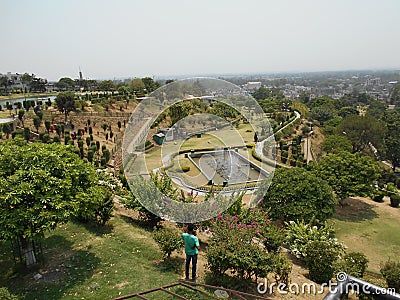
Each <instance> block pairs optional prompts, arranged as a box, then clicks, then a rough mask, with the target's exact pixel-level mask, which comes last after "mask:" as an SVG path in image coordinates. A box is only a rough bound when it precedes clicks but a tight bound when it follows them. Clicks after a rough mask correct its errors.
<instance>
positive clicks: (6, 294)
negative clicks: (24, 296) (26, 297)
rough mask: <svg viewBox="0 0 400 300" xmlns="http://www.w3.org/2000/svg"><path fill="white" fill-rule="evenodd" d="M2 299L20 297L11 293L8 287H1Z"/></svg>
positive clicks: (7, 299) (14, 299)
mask: <svg viewBox="0 0 400 300" xmlns="http://www.w3.org/2000/svg"><path fill="white" fill-rule="evenodd" d="M0 299H2V300H18V299H19V298H18V297H17V296H15V295H13V294H11V293H10V292H9V291H8V289H7V288H5V287H0Z"/></svg>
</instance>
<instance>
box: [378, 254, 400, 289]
mask: <svg viewBox="0 0 400 300" xmlns="http://www.w3.org/2000/svg"><path fill="white" fill-rule="evenodd" d="M380 271H381V274H382V276H383V277H384V278H385V279H386V283H387V285H388V287H389V288H395V289H396V292H398V291H400V262H394V261H391V260H388V261H386V262H385V263H383V264H382V265H381V270H380Z"/></svg>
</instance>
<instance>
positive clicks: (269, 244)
mask: <svg viewBox="0 0 400 300" xmlns="http://www.w3.org/2000/svg"><path fill="white" fill-rule="evenodd" d="M284 241H285V237H284V235H283V233H282V231H281V230H280V229H279V228H278V227H277V226H275V225H270V226H269V227H267V230H266V238H265V240H264V246H265V248H267V250H268V252H277V251H278V250H279V248H280V247H281V246H282V245H283V242H284Z"/></svg>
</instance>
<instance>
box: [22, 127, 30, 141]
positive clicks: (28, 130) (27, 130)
mask: <svg viewBox="0 0 400 300" xmlns="http://www.w3.org/2000/svg"><path fill="white" fill-rule="evenodd" d="M30 138H31V131H30V129H29V127H24V139H25V141H27V142H28V141H29V139H30Z"/></svg>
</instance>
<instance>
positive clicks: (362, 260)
mask: <svg viewBox="0 0 400 300" xmlns="http://www.w3.org/2000/svg"><path fill="white" fill-rule="evenodd" d="M367 265H368V259H367V257H366V256H365V255H364V254H363V253H361V252H350V253H347V254H346V255H345V256H344V257H343V261H342V262H341V264H340V269H341V270H340V271H343V272H346V273H347V274H349V275H352V276H354V277H358V278H362V277H363V276H364V273H365V270H366V269H367Z"/></svg>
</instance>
